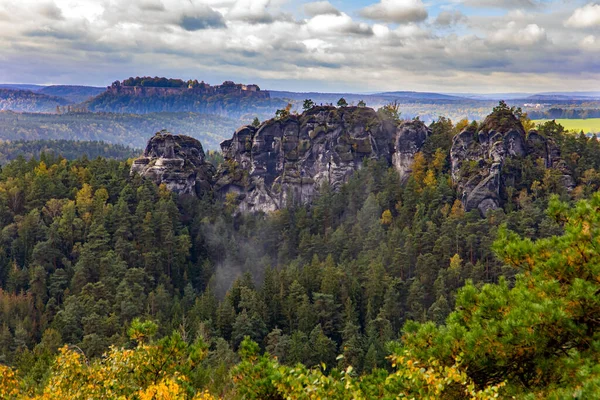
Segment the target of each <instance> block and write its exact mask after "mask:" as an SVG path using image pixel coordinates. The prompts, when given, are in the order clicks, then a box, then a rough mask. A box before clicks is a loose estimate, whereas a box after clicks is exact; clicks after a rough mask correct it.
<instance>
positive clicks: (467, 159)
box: [131, 106, 574, 215]
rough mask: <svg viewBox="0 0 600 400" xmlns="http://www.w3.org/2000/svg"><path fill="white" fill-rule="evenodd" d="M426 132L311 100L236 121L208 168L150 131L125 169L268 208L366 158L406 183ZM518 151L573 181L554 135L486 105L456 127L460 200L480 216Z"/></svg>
mask: <svg viewBox="0 0 600 400" xmlns="http://www.w3.org/2000/svg"><path fill="white" fill-rule="evenodd" d="M430 135H431V130H430V129H429V128H428V127H427V126H426V125H425V124H424V123H423V122H421V121H419V120H413V121H403V122H400V123H399V124H398V123H396V122H395V121H393V120H392V119H390V117H388V116H385V114H383V113H378V112H376V111H374V110H373V109H371V108H367V107H339V108H336V107H333V106H319V107H313V108H312V109H310V110H308V111H306V112H305V113H303V114H301V115H288V116H285V117H283V118H280V119H272V120H269V121H266V122H264V123H262V124H261V125H260V126H258V127H254V126H243V127H241V128H239V129H238V130H237V131H236V132H235V133H234V134H233V137H232V138H231V139H230V140H226V141H224V142H223V143H221V148H222V151H223V156H224V159H225V161H224V163H223V164H222V165H221V166H220V167H219V169H218V170H217V171H215V169H214V167H213V166H212V165H211V164H209V163H208V162H207V161H206V160H205V157H204V151H203V150H202V145H201V144H200V142H199V141H197V140H196V139H193V138H190V137H187V136H179V135H172V134H170V133H167V132H164V131H162V132H159V133H157V134H156V135H155V136H154V137H153V138H152V139H150V141H149V142H148V146H147V147H146V150H145V151H144V155H143V156H142V157H140V158H139V159H137V160H135V161H134V163H133V166H132V168H131V171H132V173H139V174H141V175H142V176H143V177H145V178H147V179H151V180H152V181H154V182H156V183H157V184H163V183H164V184H165V185H166V186H167V187H168V188H169V189H170V190H172V191H174V192H176V193H183V194H192V195H197V196H202V195H203V194H204V193H208V192H210V193H211V194H212V195H214V196H215V197H217V198H221V199H223V200H225V199H226V200H227V201H235V202H236V204H237V205H238V211H239V212H272V211H275V210H278V209H281V208H283V207H285V206H286V205H287V204H290V202H291V203H296V204H303V203H308V202H310V201H311V200H312V199H313V198H314V197H315V196H316V195H317V194H318V192H319V190H320V189H321V188H322V187H323V185H329V186H330V187H331V188H333V189H334V190H337V189H339V188H340V186H341V185H342V184H344V183H345V182H347V181H348V179H349V178H350V177H351V176H352V174H353V173H354V171H356V170H358V169H360V168H361V167H362V165H363V162H364V160H365V159H376V160H385V162H387V163H388V165H390V166H393V167H394V168H395V169H396V170H397V171H398V174H399V175H400V178H401V181H405V180H406V179H407V178H408V177H409V176H410V174H411V172H412V165H413V163H414V157H415V154H416V153H417V152H419V151H420V150H421V149H422V147H423V145H424V144H425V143H426V141H427V139H428V137H429V136H430ZM525 157H530V158H531V159H532V160H533V161H535V162H538V160H540V159H541V160H543V163H544V164H545V167H546V168H553V169H554V170H555V171H558V176H559V178H560V179H559V180H560V183H561V184H562V185H563V186H564V187H565V188H566V189H567V190H571V189H572V188H573V187H574V182H573V179H572V177H571V176H570V175H569V172H568V170H567V167H566V164H565V162H564V161H563V160H562V158H561V155H560V152H559V150H558V147H557V146H556V145H555V144H554V142H553V141H552V140H551V139H547V138H545V137H543V136H542V135H540V134H539V133H537V132H536V131H530V132H529V133H527V134H526V132H525V131H524V129H523V126H522V125H521V123H520V121H519V119H518V118H517V117H516V116H515V115H514V114H513V110H511V109H508V108H501V109H499V110H495V111H494V113H492V114H490V116H488V118H487V119H486V120H485V121H484V122H483V123H482V124H479V125H477V124H475V125H471V126H469V127H467V128H466V129H465V130H464V131H462V132H461V133H460V134H458V135H456V136H455V137H454V139H453V143H452V148H451V151H450V160H451V173H452V179H453V182H454V184H455V186H456V189H457V192H458V197H459V199H461V201H462V203H463V206H464V208H465V209H466V210H467V211H471V210H479V211H480V213H481V214H482V215H486V214H487V213H488V212H489V211H490V210H495V209H498V208H501V207H502V206H503V202H504V201H506V198H507V197H506V193H505V189H506V187H507V186H511V185H513V184H514V182H515V180H518V177H515V176H510V174H509V173H507V172H506V168H504V167H505V164H507V162H508V161H509V160H514V161H515V162H516V164H515V165H518V162H519V160H522V159H524V158H525ZM513 164H514V163H513Z"/></svg>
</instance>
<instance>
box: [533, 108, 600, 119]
mask: <svg viewBox="0 0 600 400" xmlns="http://www.w3.org/2000/svg"><path fill="white" fill-rule="evenodd" d="M529 116H530V117H531V119H586V118H600V109H577V108H558V107H553V108H550V109H549V110H545V111H530V112H529Z"/></svg>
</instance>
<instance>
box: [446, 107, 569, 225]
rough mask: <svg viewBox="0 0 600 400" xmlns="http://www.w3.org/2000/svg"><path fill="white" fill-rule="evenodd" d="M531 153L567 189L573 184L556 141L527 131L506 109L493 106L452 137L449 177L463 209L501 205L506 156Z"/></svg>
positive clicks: (478, 208) (484, 210)
mask: <svg viewBox="0 0 600 400" xmlns="http://www.w3.org/2000/svg"><path fill="white" fill-rule="evenodd" d="M527 156H531V157H532V158H533V159H540V158H541V159H543V160H544V161H545V164H546V168H554V169H557V170H558V171H560V172H561V173H562V175H561V177H562V178H561V180H562V184H563V185H564V186H565V188H566V189H567V190H571V189H572V188H573V186H574V184H573V179H572V177H571V176H570V175H569V173H568V171H567V169H566V165H565V163H564V161H563V160H562V159H561V157H560V152H559V150H558V147H556V145H555V144H554V143H553V142H552V141H550V140H548V139H546V138H544V137H542V136H541V135H539V134H538V133H537V132H536V131H531V132H529V134H528V135H526V133H525V130H524V129H523V126H522V125H521V122H520V121H519V119H518V118H517V117H516V116H515V115H514V114H513V113H512V111H511V110H509V109H503V110H496V111H495V112H494V113H492V114H491V115H489V116H488V117H487V118H486V119H485V121H484V122H483V124H482V125H481V126H480V127H479V128H475V127H469V128H467V129H465V130H464V131H463V132H461V133H460V134H458V135H456V136H455V137H454V139H453V143H452V149H451V152H450V158H451V162H452V179H453V180H454V182H455V184H456V186H457V191H458V196H459V198H460V199H461V201H462V203H463V206H464V208H465V210H466V211H470V210H474V209H477V210H479V211H480V212H481V214H482V215H486V214H487V213H488V212H489V211H490V210H495V209H498V208H500V207H501V206H502V202H503V200H502V196H501V194H502V193H501V192H502V190H503V189H504V185H505V180H506V178H507V177H506V176H503V165H504V164H505V162H506V160H507V159H510V158H514V159H522V158H524V157H527Z"/></svg>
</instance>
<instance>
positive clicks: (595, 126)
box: [533, 118, 600, 133]
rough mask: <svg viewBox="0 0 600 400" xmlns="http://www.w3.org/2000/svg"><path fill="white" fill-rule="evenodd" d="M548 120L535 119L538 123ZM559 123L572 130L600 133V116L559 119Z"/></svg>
mask: <svg viewBox="0 0 600 400" xmlns="http://www.w3.org/2000/svg"><path fill="white" fill-rule="evenodd" d="M546 121H548V120H545V119H540V120H534V121H533V122H535V123H536V124H541V123H544V122H546ZM556 122H557V123H559V124H561V125H562V126H564V127H565V129H568V130H570V131H575V132H581V131H583V132H584V133H600V118H587V119H557V120H556Z"/></svg>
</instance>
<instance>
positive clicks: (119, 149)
mask: <svg viewBox="0 0 600 400" xmlns="http://www.w3.org/2000/svg"><path fill="white" fill-rule="evenodd" d="M140 153H141V150H139V149H133V148H131V147H126V146H123V145H120V144H110V143H106V142H86V141H74V140H16V141H14V142H3V141H0V165H5V164H6V163H8V162H9V161H12V160H14V159H16V158H18V157H23V158H24V159H26V160H29V159H31V158H36V159H40V158H41V157H44V156H43V155H50V154H53V155H55V156H62V157H64V158H66V159H67V160H74V159H76V158H81V157H83V156H85V157H87V158H91V159H93V158H96V157H103V158H114V159H118V160H126V159H128V158H133V157H137V156H139V155H140Z"/></svg>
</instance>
